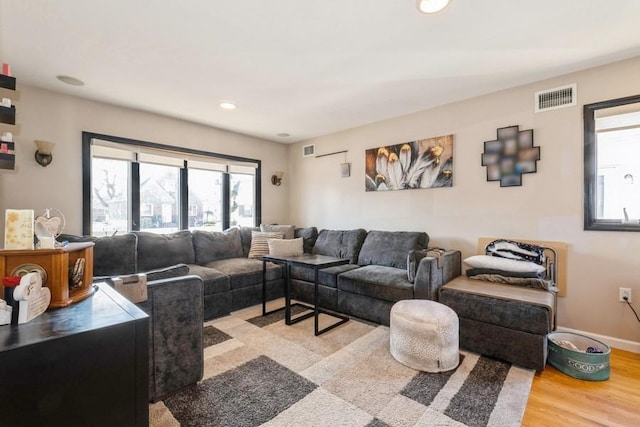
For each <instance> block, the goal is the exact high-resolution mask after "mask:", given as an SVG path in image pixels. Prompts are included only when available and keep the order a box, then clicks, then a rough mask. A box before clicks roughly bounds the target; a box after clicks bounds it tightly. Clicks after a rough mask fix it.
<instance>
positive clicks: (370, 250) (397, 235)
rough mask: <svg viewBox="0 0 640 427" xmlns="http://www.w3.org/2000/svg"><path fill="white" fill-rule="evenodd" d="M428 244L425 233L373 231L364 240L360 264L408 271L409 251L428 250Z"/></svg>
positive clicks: (359, 259) (427, 237)
mask: <svg viewBox="0 0 640 427" xmlns="http://www.w3.org/2000/svg"><path fill="white" fill-rule="evenodd" d="M428 244H429V236H428V235H427V233H424V232H418V231H376V230H372V231H369V233H367V238H366V239H364V243H363V244H362V249H360V255H359V257H358V264H360V265H370V264H376V265H386V266H387V267H396V268H402V269H406V268H407V255H408V254H409V251H411V250H420V249H426V248H427V245H428Z"/></svg>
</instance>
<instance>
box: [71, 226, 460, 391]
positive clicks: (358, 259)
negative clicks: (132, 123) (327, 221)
mask: <svg viewBox="0 0 640 427" xmlns="http://www.w3.org/2000/svg"><path fill="white" fill-rule="evenodd" d="M258 230H259V229H258V228H249V227H241V228H231V229H229V230H226V231H224V232H207V231H193V232H191V231H178V232H175V233H171V234H154V233H148V232H132V233H127V234H124V235H119V236H109V237H101V238H94V237H81V236H73V235H62V236H60V237H59V240H61V241H62V240H67V241H87V240H90V241H93V242H94V243H95V247H94V276H95V277H94V280H108V279H110V278H113V277H116V276H126V275H131V274H135V273H146V275H147V281H148V283H147V289H148V293H149V299H148V300H147V301H145V302H142V303H139V304H138V306H139V307H140V308H142V309H143V310H144V311H145V312H146V313H147V314H149V317H150V322H149V327H150V333H149V337H150V342H149V350H150V351H149V358H150V359H149V393H150V399H151V400H152V401H156V400H160V399H162V398H163V397H165V396H167V395H169V394H171V393H174V392H175V391H177V390H179V389H181V388H183V387H185V386H188V385H190V384H193V383H195V382H197V381H198V380H200V379H201V378H202V374H203V354H202V347H203V337H202V328H203V321H205V320H209V319H213V318H216V317H221V316H224V315H227V314H229V313H230V312H231V311H234V310H238V309H241V308H245V307H249V306H252V305H256V304H259V303H261V302H262V267H263V262H262V260H259V259H250V258H248V257H247V256H248V254H249V250H250V247H251V232H252V231H258ZM295 237H296V238H298V237H300V238H302V239H303V247H304V251H305V252H308V253H316V254H323V255H331V256H335V257H340V258H348V259H349V260H350V263H349V264H346V265H342V266H339V267H333V268H328V269H325V270H321V271H320V275H319V282H320V286H319V293H320V304H319V305H320V306H322V307H323V308H326V309H329V310H333V311H337V312H340V313H343V314H347V315H351V316H355V317H359V318H362V319H365V320H369V321H373V322H377V323H381V324H385V325H388V324H389V313H390V310H391V306H392V305H393V304H394V303H395V302H396V301H399V300H401V299H411V298H427V299H435V298H437V295H438V290H439V289H440V288H441V287H442V286H443V285H444V284H445V283H446V282H448V281H449V280H451V279H453V278H454V277H456V276H459V275H460V267H461V261H460V252H458V251H440V252H437V253H436V254H435V256H434V254H433V253H430V252H428V251H427V246H428V243H429V237H428V235H427V234H426V233H421V232H401V231H393V232H390V231H369V232H367V231H365V230H363V229H356V230H322V231H320V232H319V233H318V231H317V229H316V228H315V227H309V228H298V229H295ZM291 274H292V295H293V297H294V298H296V299H299V300H302V301H305V302H312V301H313V276H311V274H310V271H309V270H304V269H298V268H294V269H292V273H291ZM266 278H267V299H268V300H272V299H276V298H279V297H282V296H283V295H284V282H283V280H284V279H283V271H282V267H281V266H279V265H275V264H271V263H268V266H267V273H266Z"/></svg>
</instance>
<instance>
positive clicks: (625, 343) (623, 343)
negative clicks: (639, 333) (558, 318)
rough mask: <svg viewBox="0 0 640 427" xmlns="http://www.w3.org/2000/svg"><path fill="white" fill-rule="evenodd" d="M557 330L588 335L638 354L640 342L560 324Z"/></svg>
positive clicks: (611, 345)
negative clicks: (565, 326)
mask: <svg viewBox="0 0 640 427" xmlns="http://www.w3.org/2000/svg"><path fill="white" fill-rule="evenodd" d="M558 331H560V332H573V333H574V334H581V335H587V336H589V337H593V338H595V339H597V340H600V341H602V342H603V343H605V344H607V345H608V346H610V347H613V348H617V349H620V350H626V351H630V352H632V353H639V354H640V342H636V341H629V340H623V339H620V338H614V337H609V336H607V335H599V334H594V333H591V332H585V331H579V330H577V329H571V328H564V327H562V326H558Z"/></svg>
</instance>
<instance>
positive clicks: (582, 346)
mask: <svg viewBox="0 0 640 427" xmlns="http://www.w3.org/2000/svg"><path fill="white" fill-rule="evenodd" d="M547 338H548V340H549V358H548V359H547V361H548V362H549V364H550V365H551V366H553V367H554V368H556V369H557V370H559V371H560V372H563V373H565V374H567V375H569V376H571V377H573V378H578V379H581V380H588V381H604V380H608V379H609V374H610V371H611V366H610V365H609V355H610V354H611V349H610V348H609V346H608V345H606V344H605V343H603V342H601V341H598V340H596V339H593V338H591V337H588V336H586V335H580V334H574V333H572V332H552V333H550V334H549V335H547ZM554 340H555V341H569V342H571V343H573V344H574V345H575V346H576V347H578V349H579V350H583V351H575V350H571V349H568V348H564V347H561V346H559V345H558V344H556V343H555V342H554ZM587 347H597V348H599V349H600V350H602V353H586V350H587Z"/></svg>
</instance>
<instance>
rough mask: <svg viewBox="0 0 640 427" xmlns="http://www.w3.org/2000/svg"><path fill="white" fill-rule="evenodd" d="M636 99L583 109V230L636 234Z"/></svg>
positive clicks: (639, 136)
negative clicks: (630, 232) (632, 232)
mask: <svg viewBox="0 0 640 427" xmlns="http://www.w3.org/2000/svg"><path fill="white" fill-rule="evenodd" d="M639 157H640V95H634V96H629V97H625V98H618V99H610V100H607V101H601V102H596V103H593V104H587V105H585V106H584V229H585V230H598V231H640V163H639V162H638V158H639Z"/></svg>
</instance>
